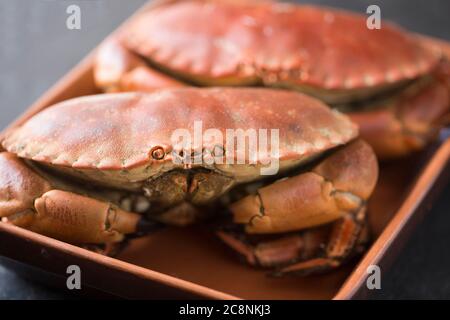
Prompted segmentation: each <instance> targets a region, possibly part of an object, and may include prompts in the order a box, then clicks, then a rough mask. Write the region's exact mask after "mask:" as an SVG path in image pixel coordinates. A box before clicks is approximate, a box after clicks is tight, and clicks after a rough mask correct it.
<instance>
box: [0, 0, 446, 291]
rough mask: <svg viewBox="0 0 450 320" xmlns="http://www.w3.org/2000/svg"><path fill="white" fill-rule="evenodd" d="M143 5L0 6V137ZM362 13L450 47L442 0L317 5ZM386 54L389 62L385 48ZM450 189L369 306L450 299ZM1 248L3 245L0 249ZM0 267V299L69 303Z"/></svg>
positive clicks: (60, 2) (22, 2) (15, 0)
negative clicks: (78, 25) (375, 11)
mask: <svg viewBox="0 0 450 320" xmlns="http://www.w3.org/2000/svg"><path fill="white" fill-rule="evenodd" d="M145 2H146V1H145V0H128V1H123V0H122V1H121V0H84V1H80V0H78V1H76V0H71V1H65V0H0V101H1V104H0V129H1V128H4V127H5V126H6V125H7V124H8V123H10V122H11V120H13V119H14V118H16V117H17V116H19V115H20V113H21V112H22V111H23V110H25V109H26V108H27V107H28V106H29V105H30V104H31V103H32V102H33V101H35V100H36V99H37V98H38V97H39V96H40V95H42V93H43V92H44V91H45V90H46V89H48V88H49V87H50V86H51V85H52V84H54V83H55V82H56V81H57V80H58V79H59V78H60V77H61V76H62V75H64V74H65V73H66V72H67V71H69V70H70V69H71V68H72V67H73V66H74V65H75V64H76V63H77V62H78V61H80V59H81V58H82V57H84V56H85V55H86V54H87V53H88V52H89V51H90V50H91V49H92V48H94V47H95V45H96V44H97V43H98V42H99V41H100V40H102V39H103V38H104V37H105V36H106V35H107V34H108V33H109V32H111V31H112V30H113V29H114V28H115V27H116V26H117V25H118V24H119V23H120V22H122V21H123V20H124V19H125V18H126V17H128V16H129V15H130V14H131V13H132V12H133V11H135V10H136V9H137V8H139V7H140V6H141V5H142V4H143V3H145ZM298 2H309V3H319V4H327V5H333V6H338V7H342V8H347V9H352V10H355V11H358V12H361V13H364V12H365V10H366V8H367V6H368V5H370V4H377V5H379V6H380V7H381V11H382V18H383V19H389V20H393V21H396V22H397V23H399V24H401V25H403V26H405V27H406V28H409V29H411V30H415V31H417V32H422V33H425V34H429V35H434V36H436V37H441V38H444V39H447V40H450V19H449V18H448V14H449V13H450V1H448V0H428V1H423V0H384V1H375V0H369V1H363V0H347V1H346V0H340V1H339V0H335V1H331V0H316V1H298ZM70 4H77V5H79V6H80V7H81V11H82V17H81V19H82V29H81V30H68V29H67V28H66V25H65V21H66V18H67V14H66V8H67V7H68V6H69V5H70ZM386 54H389V49H388V48H387V52H386ZM449 197H450V186H449V187H447V190H445V191H444V193H443V196H442V197H441V198H440V200H439V201H438V202H436V204H435V206H434V208H433V211H432V212H431V213H430V214H429V215H428V216H427V219H426V221H425V222H424V223H423V224H422V225H421V226H420V228H419V230H418V231H417V232H416V233H415V234H414V236H413V238H412V239H411V241H410V242H409V243H408V245H407V247H406V248H405V250H404V251H403V252H402V254H401V255H400V256H399V258H398V259H397V260H396V262H395V264H394V266H393V267H392V269H391V270H390V272H389V273H387V274H386V273H385V274H383V279H382V290H380V291H377V292H376V293H375V294H374V298H450V253H449V250H448V244H449V243H450V201H449V200H448V198H449ZM0 245H2V244H0ZM72 297H73V294H70V293H69V292H62V291H58V290H54V289H51V288H46V287H44V286H42V285H40V284H36V283H33V282H30V281H28V280H25V279H22V278H20V277H18V276H17V275H15V274H14V273H13V272H11V271H9V270H7V269H5V268H4V267H2V265H1V264H0V299H52V298H72Z"/></svg>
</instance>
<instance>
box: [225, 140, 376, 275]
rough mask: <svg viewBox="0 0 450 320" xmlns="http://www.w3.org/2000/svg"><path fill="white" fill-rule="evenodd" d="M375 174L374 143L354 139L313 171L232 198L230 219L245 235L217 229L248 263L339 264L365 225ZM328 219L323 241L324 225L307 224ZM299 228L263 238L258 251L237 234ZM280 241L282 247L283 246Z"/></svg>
mask: <svg viewBox="0 0 450 320" xmlns="http://www.w3.org/2000/svg"><path fill="white" fill-rule="evenodd" d="M377 177H378V165H377V160H376V158H375V155H374V153H373V151H372V149H371V148H370V147H369V146H368V145H367V144H366V143H365V142H363V141H362V140H357V141H354V142H352V143H350V144H349V145H346V146H344V147H342V148H341V149H340V150H337V151H336V152H334V153H333V154H332V155H330V156H328V157H326V158H325V159H324V160H323V161H321V162H320V163H319V164H318V165H317V166H315V167H314V168H313V169H312V170H311V171H309V172H306V173H301V174H299V175H296V176H293V177H289V178H287V179H284V180H281V181H277V182H275V183H273V184H271V185H268V186H265V187H263V188H260V189H258V191H257V193H256V195H249V196H246V197H245V198H243V199H241V200H239V201H238V202H236V203H233V204H232V205H231V206H230V210H231V212H232V214H233V219H234V222H235V223H237V224H241V225H244V226H245V233H246V234H247V235H244V236H242V235H241V236H239V235H236V233H233V232H232V233H227V232H220V233H219V236H220V237H221V238H222V240H224V242H225V243H227V244H228V245H230V246H231V247H232V248H233V249H235V250H236V251H238V252H240V253H241V254H242V255H244V256H245V257H246V258H247V261H248V262H250V263H251V264H255V265H261V266H266V267H267V266H272V267H277V269H279V271H278V273H279V274H285V273H300V274H309V273H314V272H319V271H323V270H326V269H329V268H334V267H337V266H339V265H340V264H341V263H342V261H344V260H345V259H347V258H348V257H349V256H351V254H352V253H353V252H354V251H355V248H356V244H357V243H358V239H359V238H360V236H361V230H362V229H363V227H364V222H365V213H366V200H367V199H368V198H369V196H370V195H371V193H372V191H373V190H374V188H375V184H376V181H377ZM331 222H333V224H332V225H331V226H330V225H329V226H330V229H331V230H328V232H326V237H327V240H326V241H323V233H322V231H321V232H318V231H316V230H314V231H311V230H310V228H314V227H319V226H323V225H326V224H328V223H331ZM300 230H306V231H303V232H302V233H301V235H294V236H288V237H286V238H283V239H282V240H281V241H280V240H277V241H276V242H269V243H267V242H266V244H265V245H263V246H262V247H261V246H259V247H257V251H255V250H254V248H255V246H254V245H250V244H248V243H245V241H243V240H242V239H241V238H242V237H243V238H244V239H245V238H248V237H249V235H251V234H280V233H284V232H299V231H300ZM319 235H321V236H320V237H318V236H319ZM320 239H322V240H320ZM282 247H285V248H286V251H284V252H282V249H281V248H282ZM263 249H265V250H263Z"/></svg>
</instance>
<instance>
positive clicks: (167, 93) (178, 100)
mask: <svg viewBox="0 0 450 320" xmlns="http://www.w3.org/2000/svg"><path fill="white" fill-rule="evenodd" d="M280 110H283V112H280ZM286 113H287V114H289V115H290V116H289V117H286V116H285V114H286ZM195 121H202V127H203V130H207V129H208V128H216V129H218V130H220V131H221V132H223V137H225V136H226V133H225V131H226V130H227V129H239V128H241V129H243V130H247V129H255V130H259V129H268V130H270V129H279V160H281V161H283V160H294V161H296V160H299V161H300V159H304V158H308V157H311V156H314V155H317V154H320V153H322V152H323V151H326V150H328V149H330V148H333V147H335V146H338V145H342V144H345V143H347V142H348V141H350V140H352V139H353V138H355V137H356V136H357V128H356V126H355V125H354V124H353V123H352V122H351V121H350V120H349V119H348V118H347V117H346V116H344V115H342V114H340V113H338V112H336V111H331V110H330V109H329V108H327V107H326V106H325V105H324V104H323V103H321V102H320V101H318V100H316V99H314V98H310V97H308V96H306V95H303V94H300V93H294V92H289V91H283V90H271V89H257V88H254V89H249V88H247V89H238V88H217V89H211V88H205V89H199V88H179V89H167V90H161V91H158V92H155V93H151V94H145V93H122V94H104V95H98V96H90V97H82V98H76V99H73V100H69V101H66V102H62V103H60V104H57V105H55V106H53V107H50V108H48V109H46V110H44V111H43V112H41V113H39V114H37V115H36V116H34V117H33V118H31V119H30V120H29V121H28V122H26V123H25V124H24V125H22V126H21V127H19V128H18V129H16V130H15V131H13V132H12V133H11V134H10V135H8V136H7V137H6V139H5V140H4V141H3V146H4V147H5V149H7V150H8V151H10V152H12V153H16V154H17V155H18V156H19V157H22V158H26V159H31V160H34V161H38V162H42V163H46V164H49V165H53V166H55V167H70V168H73V169H81V170H82V169H99V170H101V171H108V170H110V171H118V172H119V173H117V176H118V177H119V178H120V177H121V175H120V170H125V169H133V168H140V169H142V168H145V173H143V174H145V175H147V178H148V176H151V175H154V174H155V173H156V172H161V170H162V171H168V170H170V169H173V168H175V167H177V164H175V163H174V162H173V157H172V153H171V151H172V149H173V145H172V140H171V135H172V133H173V132H174V130H176V129H182V128H186V129H188V130H189V131H190V132H191V133H192V135H193V134H195V133H194V129H193V126H194V122H195ZM268 140H269V141H268V143H269V144H270V139H268ZM206 143H207V142H205V144H206ZM210 143H211V146H216V145H217V144H221V145H223V143H224V141H212V142H211V141H210ZM204 147H208V146H205V145H204ZM270 148H271V146H270V145H269V147H268V150H270ZM156 149H157V150H156ZM155 150H156V151H157V152H155ZM259 160H261V159H259ZM297 163H298V162H297ZM180 166H181V165H180ZM223 166H224V170H225V169H226V168H225V167H226V165H225V164H224V165H223ZM227 168H228V169H227V170H231V172H233V169H232V168H233V166H231V167H227ZM122 176H123V177H124V178H123V179H125V180H124V181H127V180H126V175H122ZM116 178H117V177H116ZM144 178H145V177H144ZM123 179H122V180H123Z"/></svg>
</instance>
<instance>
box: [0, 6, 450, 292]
mask: <svg viewBox="0 0 450 320" xmlns="http://www.w3.org/2000/svg"><path fill="white" fill-rule="evenodd" d="M153 5H157V4H151V5H150V6H153ZM148 7H149V6H146V8H148ZM143 10H145V8H144V9H143ZM131 19H132V18H131ZM125 24H126V23H125ZM427 39H428V38H427ZM427 41H431V42H435V43H439V44H440V45H442V46H443V47H444V48H445V50H448V52H450V45H449V44H447V43H445V42H442V41H438V40H434V39H429V40H427ZM96 93H99V91H98V89H97V88H96V87H95V85H94V80H93V53H91V54H90V55H89V56H88V57H86V58H85V59H84V60H83V61H82V62H81V63H80V64H79V65H78V66H76V67H75V68H74V69H73V70H72V71H70V72H69V73H68V74H67V75H66V76H65V77H64V78H63V79H62V80H60V81H59V82H58V83H57V84H56V85H55V86H54V87H53V88H51V89H50V90H49V91H48V92H46V93H45V94H44V95H43V96H42V97H41V98H40V99H39V100H38V101H37V102H36V103H35V104H34V105H32V106H31V107H30V108H29V109H28V111H26V112H25V113H24V114H23V115H22V116H20V117H19V119H18V120H16V121H15V122H14V123H13V124H11V125H10V126H9V127H8V128H7V129H6V130H5V131H4V132H3V133H2V134H1V135H0V139H1V136H2V135H4V134H5V133H6V132H7V131H8V130H10V129H11V128H14V127H16V126H18V125H20V124H21V123H23V122H24V121H26V120H27V119H28V118H30V117H31V116H32V115H34V114H35V113H37V112H39V111H40V110H42V109H44V108H46V107H47V106H49V105H52V104H54V103H57V102H59V101H62V100H65V99H69V98H73V97H77V96H82V95H88V94H96ZM0 151H2V150H1V148H0ZM449 155H450V139H447V140H441V142H440V143H437V144H436V145H434V146H430V147H429V148H428V149H427V150H425V151H424V152H422V153H420V154H417V155H416V156H415V157H411V158H409V159H408V160H401V161H394V162H389V163H383V164H381V173H380V180H379V183H378V185H377V188H376V190H375V193H374V195H373V197H372V198H371V199H370V202H369V225H370V227H371V230H372V233H373V239H374V242H373V243H372V245H371V246H370V247H369V249H368V251H367V252H366V253H365V255H364V256H362V257H360V258H358V259H356V260H355V261H354V262H353V263H350V264H348V265H346V266H344V267H342V268H339V269H338V270H336V271H333V272H331V273H328V274H325V275H320V276H311V277H306V278H292V277H288V278H270V277H267V276H266V274H265V272H264V271H262V270H257V269H253V268H250V267H248V266H246V265H244V264H242V263H241V262H239V261H237V259H235V257H234V256H233V255H232V254H230V252H228V251H227V250H224V247H223V245H222V244H221V243H220V241H219V240H218V239H216V238H215V236H214V235H213V233H212V232H209V231H208V230H204V229H202V228H200V227H189V228H185V229H178V228H168V229H167V230H164V231H161V232H158V233H155V234H153V235H149V236H147V237H144V238H140V239H134V240H132V241H131V242H130V245H129V246H128V247H127V248H126V249H125V250H124V251H123V252H122V253H121V254H120V255H119V256H117V257H116V258H110V257H105V256H102V255H100V254H97V253H94V252H91V251H88V250H85V249H82V248H79V247H76V246H73V245H70V244H67V243H64V242H61V241H58V240H55V239H52V238H48V237H45V236H42V235H39V234H36V233H34V232H31V231H28V230H24V229H21V228H18V227H15V226H12V225H8V224H5V223H0V243H1V245H0V255H3V256H5V257H8V258H10V259H13V260H15V261H19V262H22V263H23V264H25V265H29V266H34V267H35V268H33V269H30V270H28V269H26V270H25V272H27V273H28V274H29V275H35V274H36V272H35V271H36V270H40V271H39V272H41V271H44V273H38V276H39V277H42V276H43V275H44V278H41V279H50V278H51V279H53V280H54V283H55V284H56V285H58V286H64V287H65V281H66V268H67V266H68V265H72V264H75V265H78V266H80V268H81V270H82V281H83V285H84V286H87V287H91V288H94V289H98V290H100V291H103V292H107V293H109V294H113V295H117V296H121V297H126V298H210V299H355V298H364V297H365V296H366V295H367V294H368V289H367V288H366V285H365V282H366V278H367V276H368V274H367V272H366V270H367V268H368V267H369V266H370V265H373V264H376V265H378V266H380V267H381V268H382V270H383V271H385V270H386V269H387V268H388V266H389V264H390V262H391V261H392V260H393V259H394V258H395V256H396V254H397V253H398V252H399V250H400V249H401V247H402V245H403V244H404V242H405V240H406V239H407V237H408V235H409V233H410V232H411V230H413V227H415V226H416V225H417V224H418V222H420V219H421V217H423V215H424V214H425V213H426V212H427V211H428V210H429V209H430V207H431V205H432V202H433V199H434V198H435V197H436V196H437V195H438V191H439V190H440V189H441V188H442V186H445V185H446V183H448V181H449V177H450V170H449V165H450V163H449ZM49 275H50V277H48V276H49ZM53 280H52V281H53ZM45 281H46V282H48V281H47V280H45Z"/></svg>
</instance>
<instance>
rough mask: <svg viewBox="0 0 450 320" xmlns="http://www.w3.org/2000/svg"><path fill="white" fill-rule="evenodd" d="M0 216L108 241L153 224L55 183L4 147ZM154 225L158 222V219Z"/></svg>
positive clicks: (54, 233)
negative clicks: (57, 187) (64, 188)
mask: <svg viewBox="0 0 450 320" xmlns="http://www.w3.org/2000/svg"><path fill="white" fill-rule="evenodd" d="M0 218H2V221H4V222H7V223H12V224H14V225H17V226H20V227H23V228H26V229H29V230H32V231H35V232H38V233H40V234H44V235H47V236H50V237H53V238H56V239H59V240H63V241H67V242H70V243H76V244H110V243H118V242H121V241H122V240H124V237H125V235H127V234H134V233H137V232H139V231H140V230H141V229H143V228H144V226H145V227H146V228H147V229H151V228H152V227H153V226H152V225H151V223H150V222H145V221H144V220H143V219H142V217H141V215H139V214H136V213H133V212H128V211H124V210H121V209H120V208H118V207H117V206H115V205H113V204H111V203H108V202H105V201H100V200H96V199H92V198H90V197H87V196H84V195H80V194H76V193H72V192H68V191H64V190H57V189H53V187H52V185H51V183H50V182H49V181H47V180H45V179H44V178H43V177H41V176H40V175H39V174H37V173H36V172H35V171H34V170H32V169H31V168H29V167H28V166H27V165H26V164H25V163H24V162H23V161H22V160H21V159H19V158H17V157H16V156H15V155H13V154H11V153H7V152H3V153H0ZM155 226H156V225H155Z"/></svg>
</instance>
